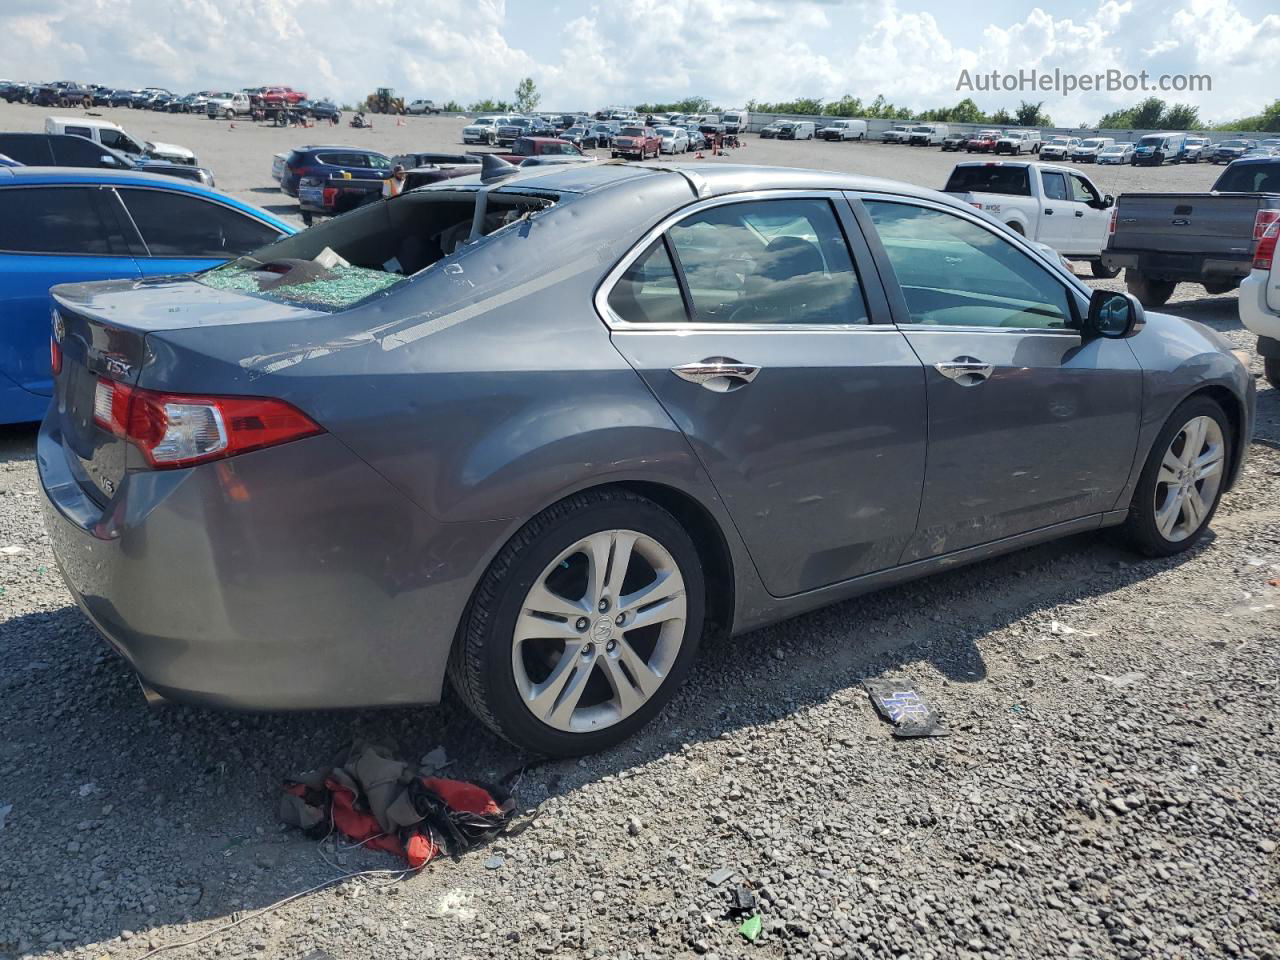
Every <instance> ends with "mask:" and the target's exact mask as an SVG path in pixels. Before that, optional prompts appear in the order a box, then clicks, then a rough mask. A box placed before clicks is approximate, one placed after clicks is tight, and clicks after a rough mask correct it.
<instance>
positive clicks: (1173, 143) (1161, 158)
mask: <svg viewBox="0 0 1280 960" xmlns="http://www.w3.org/2000/svg"><path fill="white" fill-rule="evenodd" d="M1186 138H1187V135H1186V134H1185V133H1149V134H1147V135H1146V136H1143V137H1141V138H1139V140H1138V142H1137V143H1136V144H1135V145H1134V148H1133V156H1131V157H1130V158H1129V163H1130V164H1131V165H1132V166H1135V167H1148V166H1149V167H1158V166H1160V165H1161V164H1163V163H1164V162H1165V161H1166V160H1168V161H1171V162H1173V163H1177V162H1179V160H1180V159H1181V157H1182V145H1183V142H1184V141H1185V140H1186Z"/></svg>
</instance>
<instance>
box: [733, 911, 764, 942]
mask: <svg viewBox="0 0 1280 960" xmlns="http://www.w3.org/2000/svg"><path fill="white" fill-rule="evenodd" d="M762 929H764V921H763V920H761V919H760V914H758V913H753V914H752V915H751V916H749V917H747V919H746V920H744V921H742V926H740V927H739V928H738V932H739V933H740V934H742V935H743V936H744V937H745V938H746V939H747V941H748V942H749V943H755V942H756V940H758V939H759V938H760V931H761V930H762Z"/></svg>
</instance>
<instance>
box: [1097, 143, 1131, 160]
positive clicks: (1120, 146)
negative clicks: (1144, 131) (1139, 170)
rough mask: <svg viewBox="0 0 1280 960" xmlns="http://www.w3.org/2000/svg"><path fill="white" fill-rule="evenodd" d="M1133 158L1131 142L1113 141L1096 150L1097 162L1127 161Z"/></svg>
mask: <svg viewBox="0 0 1280 960" xmlns="http://www.w3.org/2000/svg"><path fill="white" fill-rule="evenodd" d="M1132 158H1133V144H1132V143H1113V144H1111V146H1109V147H1103V148H1102V149H1101V150H1099V151H1098V163H1104V164H1108V163H1109V164H1115V163H1128V162H1129V161H1130V160H1131V159H1132Z"/></svg>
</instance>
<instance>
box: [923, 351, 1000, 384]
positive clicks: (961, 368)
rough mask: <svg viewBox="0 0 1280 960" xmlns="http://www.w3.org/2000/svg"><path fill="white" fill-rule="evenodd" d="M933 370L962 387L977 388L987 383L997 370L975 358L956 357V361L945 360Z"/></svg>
mask: <svg viewBox="0 0 1280 960" xmlns="http://www.w3.org/2000/svg"><path fill="white" fill-rule="evenodd" d="M933 368H934V369H935V370H937V371H938V372H939V373H940V374H942V375H943V376H944V377H946V378H947V379H948V380H954V381H955V382H956V383H958V384H960V386H962V387H976V386H977V385H978V384H980V383H985V382H986V380H987V378H988V377H990V376H991V374H992V372H994V370H995V367H994V366H992V365H991V364H989V363H983V362H982V361H981V360H977V359H975V358H974V357H956V358H955V359H954V360H944V361H943V362H942V363H935V364H934V365H933Z"/></svg>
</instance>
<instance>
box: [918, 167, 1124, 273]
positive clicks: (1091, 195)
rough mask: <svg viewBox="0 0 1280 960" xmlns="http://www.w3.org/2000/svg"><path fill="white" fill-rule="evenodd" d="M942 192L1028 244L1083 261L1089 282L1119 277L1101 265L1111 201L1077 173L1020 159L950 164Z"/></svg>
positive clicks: (1109, 218)
mask: <svg viewBox="0 0 1280 960" xmlns="http://www.w3.org/2000/svg"><path fill="white" fill-rule="evenodd" d="M942 189H943V190H944V191H945V192H946V193H949V194H951V195H952V196H954V197H956V198H958V199H960V200H963V201H964V202H966V203H969V204H972V205H973V206H975V207H977V208H978V209H979V210H981V211H983V212H984V213H986V214H989V215H990V216H992V217H995V218H996V219H997V220H999V221H1000V222H1001V223H1003V224H1004V225H1005V226H1007V227H1008V228H1009V229H1010V230H1013V231H1014V232H1015V233H1020V234H1022V235H1023V236H1024V237H1026V238H1027V239H1029V240H1034V241H1036V242H1037V243H1043V244H1047V245H1048V246H1050V247H1052V248H1053V249H1054V250H1056V251H1058V253H1060V254H1061V255H1062V256H1064V257H1066V258H1068V259H1071V260H1087V261H1088V262H1089V264H1090V265H1091V267H1092V269H1093V275H1094V276H1095V277H1102V278H1106V279H1110V278H1111V277H1114V276H1115V275H1116V274H1117V273H1119V271H1118V270H1112V269H1110V268H1108V267H1106V266H1104V265H1103V263H1102V260H1101V257H1102V251H1103V250H1104V249H1105V248H1106V246H1107V231H1108V228H1109V227H1110V223H1111V208H1112V207H1113V206H1114V205H1115V202H1116V201H1115V197H1113V196H1111V195H1110V194H1103V192H1102V191H1101V190H1099V189H1098V187H1097V185H1096V184H1094V182H1093V181H1092V180H1090V179H1089V178H1088V177H1086V176H1085V175H1084V174H1082V173H1080V172H1079V171H1078V170H1073V169H1071V168H1070V167H1059V166H1055V165H1053V164H1047V163H1032V162H1029V161H1025V160H1022V161H1019V160H1006V161H999V160H996V161H971V162H968V163H958V164H956V167H955V169H954V170H952V171H951V177H950V178H949V179H948V180H947V185H946V186H945V187H943V188H942Z"/></svg>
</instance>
